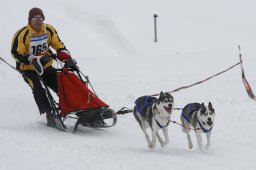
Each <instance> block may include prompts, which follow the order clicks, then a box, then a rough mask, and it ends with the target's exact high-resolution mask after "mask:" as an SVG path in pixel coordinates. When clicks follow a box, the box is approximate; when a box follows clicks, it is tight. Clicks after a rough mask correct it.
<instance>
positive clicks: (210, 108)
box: [208, 102, 214, 112]
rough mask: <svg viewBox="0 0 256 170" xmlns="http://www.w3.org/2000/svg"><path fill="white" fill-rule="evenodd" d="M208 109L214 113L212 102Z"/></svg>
mask: <svg viewBox="0 0 256 170" xmlns="http://www.w3.org/2000/svg"><path fill="white" fill-rule="evenodd" d="M208 108H209V110H210V111H211V112H214V109H213V107H212V103H211V102H209V103H208Z"/></svg>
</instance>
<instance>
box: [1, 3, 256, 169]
mask: <svg viewBox="0 0 256 170" xmlns="http://www.w3.org/2000/svg"><path fill="white" fill-rule="evenodd" d="M255 5H256V2H255V1H253V0H215V1H205V0H194V1H185V0H171V1H167V0H158V1H154V0H140V1H138V0H129V1H120V0H108V1H103V0H94V1H89V0H73V1H68V0H55V1H50V0H44V1H38V0H33V1H32V0H27V1H17V0H16V1H15V0H9V1H5V2H4V3H2V4H1V10H0V20H1V36H0V37H1V39H0V40H1V48H0V56H1V57H3V58H5V59H6V60H7V61H8V62H10V63H11V64H13V65H14V64H15V62H14V60H13V59H12V57H11V55H10V44H11V41H12V37H13V35H14V33H15V32H16V31H17V30H18V29H19V28H21V27H23V26H25V25H26V24H27V17H28V11H29V9H31V8H32V7H35V6H36V7H40V8H42V9H43V11H44V13H45V16H46V21H45V22H46V23H49V24H51V25H53V26H54V27H55V28H56V29H57V31H58V33H59V36H60V38H61V39H62V41H63V42H64V43H65V45H66V46H67V48H68V49H69V50H70V52H71V54H72V56H73V57H74V58H75V59H76V60H77V62H78V63H79V66H80V68H81V70H82V72H83V73H84V74H86V75H88V76H89V78H90V80H91V82H92V85H93V87H94V89H95V90H96V92H97V94H98V95H99V96H100V98H101V99H102V100H103V101H105V102H106V103H108V104H109V105H110V106H111V108H113V109H114V110H118V109H120V108H121V107H123V106H126V107H128V108H133V106H134V101H135V100H136V98H138V97H140V96H142V95H151V94H156V93H159V92H160V91H171V90H173V89H176V88H178V87H181V86H184V85H189V84H191V83H194V82H197V81H199V80H202V79H204V78H207V77H209V76H211V75H213V74H215V73H217V72H219V71H222V70H224V69H226V68H228V67H230V66H232V65H234V64H235V63H237V62H238V61H239V58H238V54H239V52H238V48H237V45H238V44H240V45H241V48H242V49H241V52H242V54H243V61H244V67H245V73H246V77H247V79H248V81H249V82H250V84H251V87H252V88H253V90H255V83H256V79H255V76H254V74H255V61H256V59H255V55H256V51H255V44H256V39H255V34H256V32H255V30H256V24H255V22H254V20H255V16H256V11H255ZM154 14H158V18H157V24H158V40H159V42H157V43H155V42H154V31H153V15H154ZM0 82H1V83H0V88H1V90H0V101H1V104H0V106H1V117H0V160H1V161H0V162H1V163H0V169H1V170H7V169H8V170H16V169H22V170H23V169H24V170H25V169H26V170H29V169H37V170H45V169H48V170H50V169H62V170H66V169H67V170H68V169H77V170H79V169H93V170H96V169H111V170H113V169H118V170H119V169H124V170H125V169H127V170H128V169H129V170H130V169H140V170H141V169H178V170H187V169H198V170H201V169H208V170H211V169H214V170H215V169H223V170H231V169H232V170H240V169H248V170H253V169H255V168H256V162H255V156H256V144H255V141H256V133H255V128H256V127H255V121H256V116H255V110H256V104H255V101H253V100H251V99H250V98H249V97H248V95H247V94H246V92H245V89H244V86H243V84H242V81H241V73H240V68H239V66H237V67H235V68H233V69H231V70H230V71H228V72H226V73H224V74H222V75H220V76H218V77H216V78H214V79H211V80H209V81H207V82H205V83H203V84H200V85H197V86H194V87H191V88H188V89H185V90H181V91H179V92H176V93H173V96H174V99H175V106H176V107H184V106H185V105H186V104H188V103H191V102H205V103H208V101H211V102H212V104H213V107H214V108H215V110H216V119H215V125H214V129H213V132H212V145H211V148H210V150H209V151H208V152H206V153H201V152H200V151H199V149H198V146H197V143H196V139H195V135H194V133H191V136H192V141H193V144H194V146H195V147H194V148H193V149H192V150H190V149H188V146H187V139H186V135H185V134H183V133H182V131H181V128H180V127H179V126H178V125H175V124H171V125H170V127H169V136H170V143H169V145H168V146H166V147H165V148H161V147H160V145H159V143H157V146H156V148H155V149H153V150H152V149H148V148H147V144H146V140H145V139H144V136H143V133H142V131H141V130H140V128H139V125H138V123H137V122H136V121H135V119H134V117H133V115H132V114H127V115H123V116H118V121H117V124H116V126H114V127H112V128H108V129H92V128H83V127H81V128H79V131H78V132H77V133H75V134H72V133H65V132H61V131H59V130H56V129H52V128H49V127H47V126H46V120H45V116H44V115H43V116H39V114H38V109H37V107H36V104H35V102H34V99H33V96H32V93H31V90H30V88H29V87H28V86H27V85H26V83H24V81H23V79H22V77H21V76H20V75H19V74H18V73H16V72H15V71H13V70H12V69H10V68H9V67H8V66H7V65H6V64H4V63H2V62H1V63H0ZM179 116H180V111H174V112H173V114H172V120H175V121H177V122H179ZM67 123H68V126H69V127H71V125H72V122H71V121H70V122H67Z"/></svg>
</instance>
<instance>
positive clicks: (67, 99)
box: [58, 68, 108, 116]
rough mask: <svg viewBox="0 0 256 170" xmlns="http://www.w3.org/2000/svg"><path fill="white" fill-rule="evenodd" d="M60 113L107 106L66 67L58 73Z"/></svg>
mask: <svg viewBox="0 0 256 170" xmlns="http://www.w3.org/2000/svg"><path fill="white" fill-rule="evenodd" d="M58 87H59V104H60V110H61V115H62V116H66V115H67V114H68V113H70V112H73V111H79V110H86V109H92V108H99V107H108V105H107V104H106V103H104V102H103V101H101V100H100V99H99V98H98V97H97V96H96V95H95V94H94V93H93V92H92V91H91V90H90V89H88V87H87V86H86V85H85V84H84V83H83V82H82V81H81V80H80V79H79V78H78V77H77V76H76V75H74V74H73V73H72V72H69V71H68V70H67V69H66V68H64V69H63V71H62V72H60V73H59V74H58Z"/></svg>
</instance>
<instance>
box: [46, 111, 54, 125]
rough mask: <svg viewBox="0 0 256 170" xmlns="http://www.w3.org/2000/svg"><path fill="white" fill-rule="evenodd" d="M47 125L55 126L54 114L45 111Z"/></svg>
mask: <svg viewBox="0 0 256 170" xmlns="http://www.w3.org/2000/svg"><path fill="white" fill-rule="evenodd" d="M46 121H47V126H50V127H56V122H55V115H54V114H53V113H52V112H46Z"/></svg>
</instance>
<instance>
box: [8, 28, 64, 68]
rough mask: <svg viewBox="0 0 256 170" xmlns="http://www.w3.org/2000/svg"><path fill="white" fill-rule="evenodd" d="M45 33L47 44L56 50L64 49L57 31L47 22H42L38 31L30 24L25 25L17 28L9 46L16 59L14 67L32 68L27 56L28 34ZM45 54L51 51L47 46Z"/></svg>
mask: <svg viewBox="0 0 256 170" xmlns="http://www.w3.org/2000/svg"><path fill="white" fill-rule="evenodd" d="M44 34H47V37H48V39H47V44H48V45H49V46H51V47H52V48H53V49H55V50H56V51H59V50H66V47H65V45H64V44H63V42H62V41H61V40H60V38H59V36H58V34H57V31H56V30H55V29H54V27H52V26H51V25H49V24H44V25H43V26H42V27H41V30H40V32H36V31H34V30H33V29H32V28H31V26H30V24H28V25H27V26H26V27H23V28H21V29H20V30H18V31H17V32H16V33H15V35H14V37H13V39H12V46H11V53H12V56H13V57H14V59H15V60H16V68H17V69H19V70H22V71H23V70H34V66H33V65H31V64H30V63H29V61H28V57H29V55H30V52H29V51H30V36H41V35H44ZM43 54H44V55H45V56H51V55H52V51H51V50H50V49H49V48H48V49H47V50H46V51H45V52H44V53H43ZM52 63H53V60H52V59H51V60H50V62H48V63H47V64H46V65H44V68H47V67H49V66H51V65H52Z"/></svg>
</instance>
